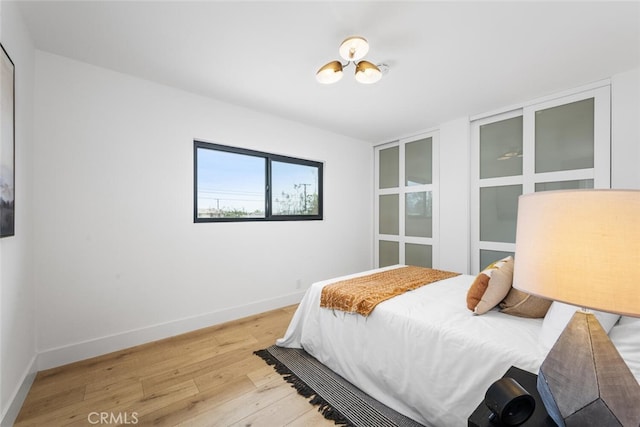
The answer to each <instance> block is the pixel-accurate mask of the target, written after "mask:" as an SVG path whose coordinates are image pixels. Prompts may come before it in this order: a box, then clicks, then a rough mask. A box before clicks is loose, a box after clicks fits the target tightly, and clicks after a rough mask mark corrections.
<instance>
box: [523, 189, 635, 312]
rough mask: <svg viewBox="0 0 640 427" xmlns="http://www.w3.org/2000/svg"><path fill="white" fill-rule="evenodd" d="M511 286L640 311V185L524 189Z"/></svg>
mask: <svg viewBox="0 0 640 427" xmlns="http://www.w3.org/2000/svg"><path fill="white" fill-rule="evenodd" d="M515 256H516V262H515V269H514V279H513V286H514V287H515V288H516V289H520V290H521V291H524V292H528V293H531V294H534V295H538V296H541V297H544V298H548V299H551V300H556V301H562V302H566V303H569V304H573V305H577V306H580V307H586V308H591V309H595V310H602V311H608V312H611V313H618V314H622V315H627V316H635V317H640V292H639V291H638V283H640V269H639V268H638V266H639V265H640V190H569V191H545V192H541V193H532V194H527V195H524V196H520V199H519V204H518V227H517V232H516V255H515Z"/></svg>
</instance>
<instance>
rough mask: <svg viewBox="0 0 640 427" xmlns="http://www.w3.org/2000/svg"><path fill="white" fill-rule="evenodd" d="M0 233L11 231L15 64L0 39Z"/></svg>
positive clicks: (12, 222)
mask: <svg viewBox="0 0 640 427" xmlns="http://www.w3.org/2000/svg"><path fill="white" fill-rule="evenodd" d="M0 48H1V49H0V50H1V52H0V237H8V236H13V235H14V234H15V87H16V86H15V66H14V64H13V61H12V60H11V58H10V57H9V54H8V53H7V51H6V50H5V49H4V46H3V45H2V44H1V43H0Z"/></svg>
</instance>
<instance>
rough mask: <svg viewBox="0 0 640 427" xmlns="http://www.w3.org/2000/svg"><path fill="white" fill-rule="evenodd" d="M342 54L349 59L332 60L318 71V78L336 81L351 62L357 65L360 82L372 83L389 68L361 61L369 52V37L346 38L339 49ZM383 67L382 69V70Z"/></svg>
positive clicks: (329, 81)
mask: <svg viewBox="0 0 640 427" xmlns="http://www.w3.org/2000/svg"><path fill="white" fill-rule="evenodd" d="M338 51H339V52H340V56H341V57H342V58H343V59H344V60H346V61H347V63H346V64H343V63H341V62H340V61H331V62H329V63H328V64H326V65H324V66H322V68H320V69H319V70H318V72H317V73H316V79H317V80H318V82H320V83H323V84H331V83H335V82H337V81H338V80H340V79H341V78H342V74H343V72H342V71H343V69H344V68H345V67H347V66H348V65H349V64H351V63H353V64H354V65H355V68H356V70H355V77H356V80H357V81H358V82H360V83H364V84H371V83H375V82H377V81H378V80H380V79H381V78H382V71H383V70H384V71H386V70H388V68H389V67H388V66H387V65H386V64H380V65H375V64H373V63H372V62H369V61H360V60H361V59H362V58H363V57H364V56H365V55H366V54H367V52H369V43H368V42H367V39H365V38H364V37H360V36H351V37H348V38H346V39H345V40H344V41H343V42H342V44H341V45H340V48H339V49H338ZM381 68H382V70H381Z"/></svg>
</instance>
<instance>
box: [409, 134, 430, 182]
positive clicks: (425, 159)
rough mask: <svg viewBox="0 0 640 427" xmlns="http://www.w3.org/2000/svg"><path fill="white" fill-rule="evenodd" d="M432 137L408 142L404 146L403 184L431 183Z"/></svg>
mask: <svg viewBox="0 0 640 427" xmlns="http://www.w3.org/2000/svg"><path fill="white" fill-rule="evenodd" d="M432 146H433V140H432V138H426V139H421V140H420V141H415V142H410V143H408V144H406V145H405V146H404V150H405V151H404V154H405V185H407V186H410V185H423V184H431V183H432V182H433V181H432V176H431V169H432V160H431V159H432Z"/></svg>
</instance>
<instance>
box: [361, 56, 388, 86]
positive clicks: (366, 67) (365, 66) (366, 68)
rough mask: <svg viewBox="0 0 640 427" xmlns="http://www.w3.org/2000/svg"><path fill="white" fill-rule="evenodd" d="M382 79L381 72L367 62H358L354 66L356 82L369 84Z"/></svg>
mask: <svg viewBox="0 0 640 427" xmlns="http://www.w3.org/2000/svg"><path fill="white" fill-rule="evenodd" d="M381 78H382V72H381V71H380V69H379V68H378V67H376V66H375V65H374V64H372V63H371V62H369V61H360V62H358V64H357V65H356V80H357V81H358V82H359V83H364V84H371V83H375V82H377V81H378V80H380V79H381Z"/></svg>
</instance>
